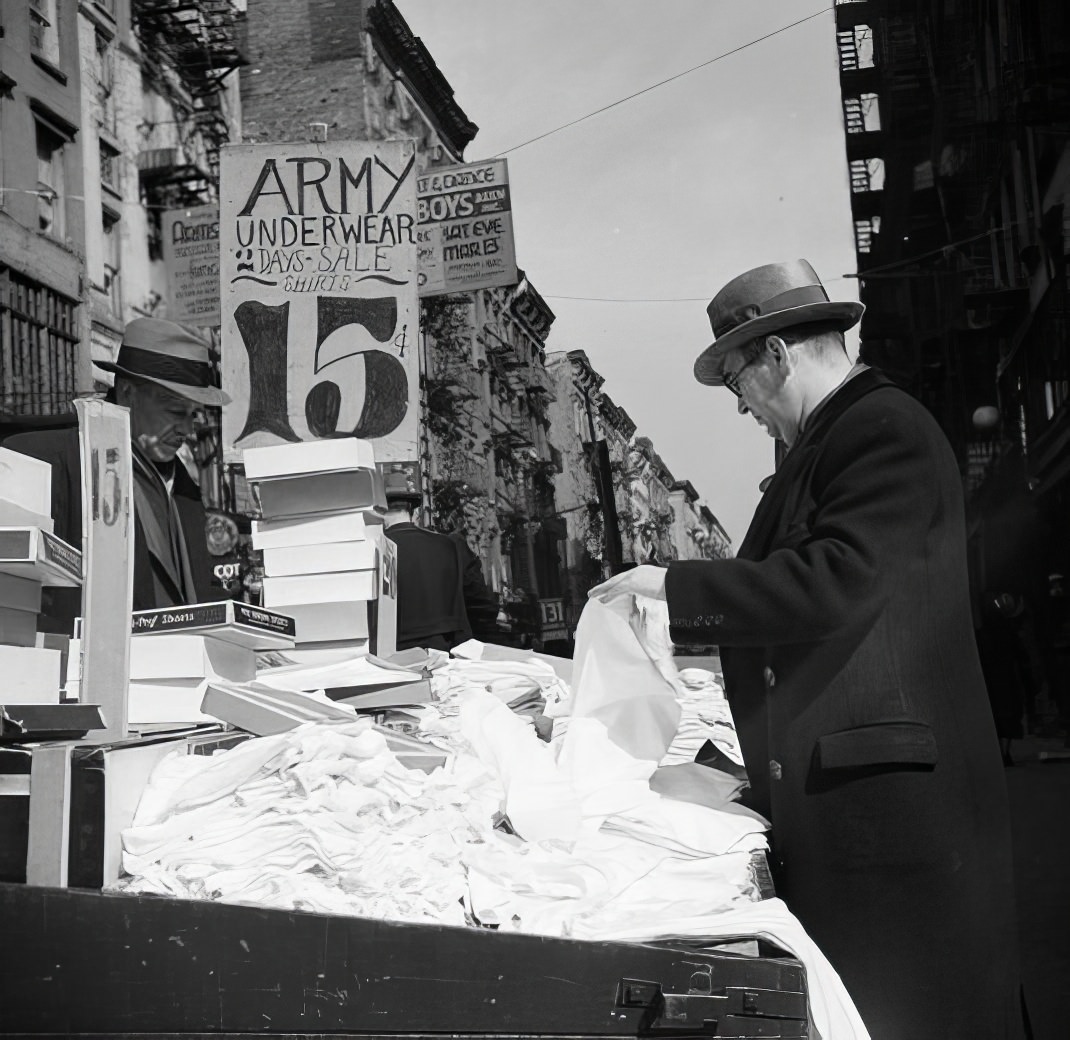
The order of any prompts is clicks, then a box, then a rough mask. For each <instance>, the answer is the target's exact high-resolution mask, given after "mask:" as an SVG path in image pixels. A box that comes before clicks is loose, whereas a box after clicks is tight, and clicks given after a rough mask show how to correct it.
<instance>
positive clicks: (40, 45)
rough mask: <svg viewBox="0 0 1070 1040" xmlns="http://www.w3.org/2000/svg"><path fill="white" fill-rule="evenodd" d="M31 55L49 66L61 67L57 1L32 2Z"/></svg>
mask: <svg viewBox="0 0 1070 1040" xmlns="http://www.w3.org/2000/svg"><path fill="white" fill-rule="evenodd" d="M30 53H31V54H32V55H33V56H34V57H35V58H42V59H44V60H45V61H46V62H48V64H49V65H53V66H57V67H58V65H59V26H58V19H57V2H56V0H30Z"/></svg>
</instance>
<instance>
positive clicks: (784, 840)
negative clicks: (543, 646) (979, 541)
mask: <svg viewBox="0 0 1070 1040" xmlns="http://www.w3.org/2000/svg"><path fill="white" fill-rule="evenodd" d="M708 313H709V317H710V323H711V325H712V328H713V332H714V336H715V341H714V343H713V344H712V345H711V346H709V347H708V348H707V349H706V350H705V351H704V352H703V354H702V355H701V356H700V357H699V359H698V360H697V362H696V364H695V375H696V378H697V379H698V380H699V381H700V382H702V383H705V384H707V385H713V386H726V387H728V388H729V389H730V390H731V391H732V392H733V393H735V394H736V396H737V397H738V399H739V404H738V408H739V412H740V414H741V415H747V414H750V415H752V416H753V417H754V418H755V420H756V421H757V422H758V423H759V424H760V425H761V426H762V427H763V428H764V429H765V430H766V432H768V433H769V434H770V436H772V437H774V438H776V439H778V440H780V441H782V442H783V443H784V444H785V445H787V447H788V451H787V454H786V455H785V457H784V459H783V461H782V463H781V465H780V467H779V468H778V470H777V472H776V474H775V476H774V477H773V479H772V481H771V483H770V485H769V487H768V488H767V490H766V491H765V494H764V496H763V498H762V500H761V502H760V504H759V506H758V509H757V511H756V513H755V516H754V519H753V521H752V522H751V525H750V529H749V530H748V532H747V535H746V538H745V539H744V541H743V543H742V544H741V546H740V548H739V551H738V554H737V557H736V558H735V559H731V560H717V561H681V562H675V563H671V564H670V565H669V567H668V568H667V569H662V568H657V567H649V566H643V567H639V568H636V569H635V570H633V571H630V572H628V573H627V574H622V575H620V576H618V577H615V578H612V579H610V580H609V581H608V582H606V583H603V585H601V586H599V587H598V588H596V589H594V590H592V595H595V596H599V597H601V598H608V597H611V596H616V595H622V594H632V595H646V596H653V597H659V598H663V599H667V601H668V607H669V611H668V613H669V618H670V635H671V637H672V639H673V641H674V642H675V643H677V644H688V643H699V644H717V645H719V646H720V648H721V660H722V665H723V670H724V679H725V687H726V693H727V695H728V699H729V702H730V704H731V706H732V710H733V714H734V716H735V720H736V724H737V728H738V731H739V735H740V742H741V746H742V750H743V753H744V757H745V759H746V763H747V771H748V774H749V777H750V781H751V786H752V790H751V792H750V798H751V804H753V805H754V807H755V808H758V809H759V810H760V811H762V812H763V813H765V814H766V815H768V817H769V819H770V821H771V823H772V833H771V849H772V857H771V858H772V866H773V870H774V877H775V878H776V883H777V890H778V894H779V895H781V896H782V897H783V898H784V899H785V901H786V903H787V905H788V907H789V908H790V909H791V910H792V911H793V912H794V913H795V914H796V916H798V918H799V919H800V921H801V922H802V924H803V925H804V927H805V928H806V930H807V932H808V933H809V934H810V936H811V937H812V938H813V939H814V940H815V941H816V942H817V944H818V945H819V946H820V947H821V949H822V950H823V952H824V953H825V954H826V956H827V957H828V958H829V960H830V961H831V963H832V966H833V967H834V968H835V969H836V970H837V971H838V972H839V974H840V976H841V978H842V979H843V981H844V983H845V985H846V987H847V990H848V992H849V993H850V994H851V996H852V998H853V999H854V1001H855V1003H856V1005H857V1007H858V1010H859V1012H860V1013H861V1015H862V1018H863V1020H864V1021H865V1023H866V1025H867V1027H868V1029H869V1030H870V1032H871V1034H872V1036H873V1037H874V1040H900V1038H903V1037H910V1038H911V1040H923V1038H932V1040H937V1038H939V1040H946V1038H949V1037H970V1038H971V1040H981V1038H991V1040H995V1038H1000V1040H1008V1038H1015V1040H1017V1038H1019V1037H1021V1036H1022V1031H1023V1022H1022V1014H1021V1006H1020V985H1019V969H1018V939H1017V924H1016V912H1015V905H1014V904H1015V897H1014V891H1013V877H1012V871H1011V852H1010V826H1009V814H1008V803H1007V792H1006V787H1005V781H1004V776H1003V767H1002V763H1001V759H1000V752H999V746H998V743H997V740H996V734H995V729H994V726H993V721H992V715H991V712H990V710H989V706H988V699H987V696H986V693H985V685H984V680H983V677H982V673H981V669H980V665H979V663H978V659H977V649H976V645H975V642H974V634H973V625H972V616H971V610H970V600H969V591H968V580H967V568H966V539H965V522H964V509H963V501H962V483H961V477H960V474H959V470H958V466H957V463H956V461H955V458H954V455H953V453H952V451H951V449H950V446H949V445H948V443H947V440H946V438H945V437H944V435H943V433H942V432H941V430H940V429H939V427H938V426H937V424H936V422H935V421H934V419H933V418H932V416H931V415H930V414H929V413H928V412H927V411H926V410H925V409H924V408H923V407H922V406H921V405H920V404H918V403H917V402H916V401H915V400H914V399H913V398H912V397H910V396H909V395H908V394H906V393H904V392H903V391H902V390H900V389H898V388H897V387H896V386H894V385H893V384H892V383H891V382H890V381H889V380H887V379H886V378H884V377H883V376H882V375H880V374H878V373H877V372H876V371H874V370H872V369H868V368H867V367H866V366H865V365H856V366H852V364H851V362H850V360H849V358H848V357H847V353H846V350H845V349H844V339H843V331H844V330H845V329H847V328H849V327H850V326H851V325H853V324H855V322H857V321H858V319H859V318H860V317H861V313H862V307H861V305H860V304H857V303H834V302H831V301H829V299H828V296H827V295H826V293H825V291H824V288H823V286H822V285H821V283H820V281H819V279H818V278H817V275H816V274H815V273H814V271H813V269H812V268H811V267H810V265H809V264H808V263H806V262H805V261H797V262H794V263H786V264H771V265H767V266H765V267H760V268H757V269H755V270H753V271H748V272H747V273H746V274H744V275H741V276H740V277H738V278H736V279H734V280H733V281H732V282H730V283H729V284H728V285H727V286H725V288H724V289H722V290H721V292H720V293H718V294H717V296H716V297H715V298H714V299H713V301H712V302H711V304H710V306H709V308H708ZM688 768H690V767H688ZM701 768H702V767H697V766H696V767H694V769H695V770H699V769H701ZM656 780H657V775H656ZM671 780H672V778H671V775H670V774H669V773H668V771H667V773H666V775H665V776H664V777H663V778H662V779H660V780H657V783H658V784H660V785H661V786H660V789H661V790H662V792H663V793H667V794H669V793H672V787H671V786H669V784H671Z"/></svg>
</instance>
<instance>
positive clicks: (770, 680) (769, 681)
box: [762, 665, 776, 690]
mask: <svg viewBox="0 0 1070 1040" xmlns="http://www.w3.org/2000/svg"><path fill="white" fill-rule="evenodd" d="M762 677H763V678H764V679H765V685H766V686H767V687H768V688H769V689H770V690H771V689H772V688H773V687H774V686H776V673H775V672H774V671H773V669H772V668H770V667H769V666H768V665H766V667H765V671H764V672H762Z"/></svg>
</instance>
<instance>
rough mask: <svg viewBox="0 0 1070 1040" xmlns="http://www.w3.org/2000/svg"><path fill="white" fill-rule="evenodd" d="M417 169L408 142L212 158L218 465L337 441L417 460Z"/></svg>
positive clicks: (254, 150) (248, 151)
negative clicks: (271, 449) (216, 209)
mask: <svg viewBox="0 0 1070 1040" xmlns="http://www.w3.org/2000/svg"><path fill="white" fill-rule="evenodd" d="M414 163H415V150H414V144H413V142H412V141H382V142H367V141H340V142H332V143H330V144H303V143H294V144H268V145H263V144H259V145H236V146H232V147H227V148H224V149H223V150H222V155H221V162H220V195H221V201H220V229H219V230H220V261H221V263H220V270H221V274H220V278H221V307H222V335H223V389H224V390H226V391H227V393H229V394H230V397H231V404H229V405H227V406H226V407H224V409H223V447H224V457H225V459H226V460H227V461H228V462H236V461H240V459H241V452H242V451H243V450H244V449H245V448H253V447H260V446H264V445H270V444H282V443H286V442H291V441H306V440H314V439H316V438H320V437H337V436H345V435H352V436H355V437H361V438H363V439H365V440H371V441H373V442H374V445H375V457H376V460H377V461H383V462H391V461H404V460H406V459H414V458H416V457H417V456H418V446H417V429H416V423H417V411H418V409H417V400H418V397H417V395H418V393H419V368H418V352H417V320H418V318H417V297H416V227H415V225H416V177H415V172H414Z"/></svg>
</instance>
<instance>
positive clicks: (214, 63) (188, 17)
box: [131, 0, 247, 213]
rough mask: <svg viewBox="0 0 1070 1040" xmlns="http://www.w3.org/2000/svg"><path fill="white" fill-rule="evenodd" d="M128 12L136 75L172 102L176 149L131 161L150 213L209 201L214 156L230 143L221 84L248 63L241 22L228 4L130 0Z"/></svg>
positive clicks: (215, 183) (215, 176) (214, 182)
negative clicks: (138, 66) (137, 58)
mask: <svg viewBox="0 0 1070 1040" xmlns="http://www.w3.org/2000/svg"><path fill="white" fill-rule="evenodd" d="M131 10H132V14H133V19H134V25H135V30H136V33H137V36H138V40H139V41H140V44H141V53H142V70H143V74H144V76H145V78H146V81H147V82H148V83H149V84H151V86H152V88H153V89H154V90H155V91H156V92H157V93H159V94H160V95H161V96H162V97H164V98H166V99H168V100H169V101H170V102H171V104H172V106H173V108H174V110H175V116H176V120H175V121H176V124H177V130H178V133H177V134H175V135H173V139H176V140H177V143H175V144H168V145H167V146H163V147H160V146H157V147H148V148H145V149H143V150H142V152H141V153H140V155H139V156H138V166H139V169H140V174H141V184H142V194H143V197H144V199H145V201H146V203H147V204H148V205H149V206H150V212H155V213H159V212H160V210H161V209H166V208H175V207H181V206H189V205H198V204H200V203H203V202H208V201H210V200H212V199H213V198H215V197H217V195H218V188H219V149H220V148H221V147H222V146H223V145H224V144H225V143H226V142H227V141H228V140H229V139H230V125H229V123H228V120H227V113H226V109H225V107H224V95H223V86H224V81H225V79H226V77H227V76H228V75H229V74H230V73H231V72H233V71H234V70H235V69H237V68H239V67H240V66H242V65H244V64H247V62H246V59H245V57H244V55H243V53H242V49H241V16H240V15H239V13H238V10H237V8H236V7H235V5H234V4H233V3H232V2H231V0H132V2H131ZM147 125H148V129H149V130H150V132H151V131H152V129H153V127H152V124H151V123H149V124H147Z"/></svg>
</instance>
